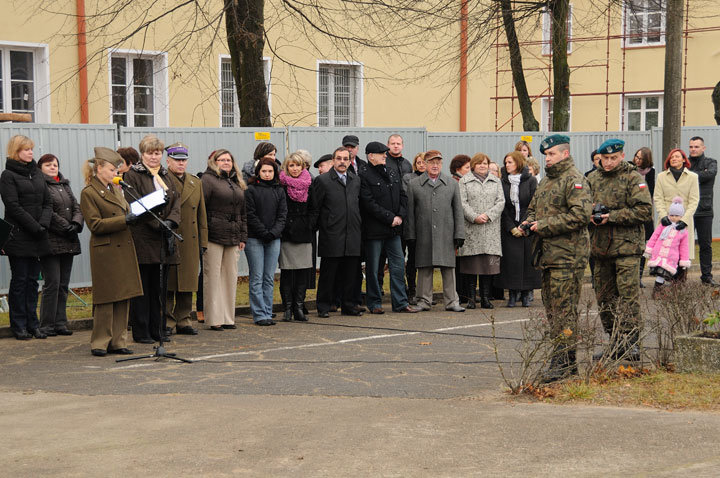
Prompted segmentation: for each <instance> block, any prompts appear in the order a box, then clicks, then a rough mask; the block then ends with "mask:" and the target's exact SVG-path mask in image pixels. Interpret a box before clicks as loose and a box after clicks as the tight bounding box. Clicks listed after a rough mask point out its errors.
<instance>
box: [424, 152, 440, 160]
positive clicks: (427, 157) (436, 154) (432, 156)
mask: <svg viewBox="0 0 720 478" xmlns="http://www.w3.org/2000/svg"><path fill="white" fill-rule="evenodd" d="M431 159H443V157H442V154H441V153H440V151H438V150H437V149H431V150H430V151H426V152H425V161H430V160H431Z"/></svg>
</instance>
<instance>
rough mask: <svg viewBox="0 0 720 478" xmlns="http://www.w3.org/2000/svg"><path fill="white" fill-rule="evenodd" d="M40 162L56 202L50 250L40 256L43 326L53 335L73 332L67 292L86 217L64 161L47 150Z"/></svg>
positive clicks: (49, 334)
mask: <svg viewBox="0 0 720 478" xmlns="http://www.w3.org/2000/svg"><path fill="white" fill-rule="evenodd" d="M38 166H39V167H40V170H41V171H42V172H43V174H44V175H45V182H46V184H47V188H48V191H49V192H50V199H51V202H52V208H53V213H52V220H51V221H50V228H49V230H48V233H49V235H48V240H49V245H50V254H48V255H45V256H42V257H40V269H41V270H42V275H43V280H44V284H43V288H42V301H41V302H40V328H41V330H42V331H43V333H45V334H46V335H48V336H49V337H53V336H56V335H72V331H71V330H68V327H67V325H68V320H67V314H66V312H65V309H66V306H67V296H68V291H69V288H68V286H69V284H70V273H71V272H72V265H73V257H74V256H76V255H78V254H80V239H79V238H78V233H80V231H82V224H83V217H82V213H81V212H80V204H78V202H77V200H76V199H75V195H74V194H73V192H72V189H70V182H69V181H68V180H67V179H65V177H64V176H63V175H62V173H61V172H60V161H59V160H58V158H57V156H55V155H53V154H44V155H42V156H41V157H40V160H38Z"/></svg>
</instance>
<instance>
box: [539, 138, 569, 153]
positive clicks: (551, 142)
mask: <svg viewBox="0 0 720 478" xmlns="http://www.w3.org/2000/svg"><path fill="white" fill-rule="evenodd" d="M558 144H570V138H568V137H567V136H565V135H564V134H553V135H551V136H548V137H547V138H545V139H544V140H543V141H542V143H540V154H545V150H546V149H550V148H552V147H553V146H557V145H558Z"/></svg>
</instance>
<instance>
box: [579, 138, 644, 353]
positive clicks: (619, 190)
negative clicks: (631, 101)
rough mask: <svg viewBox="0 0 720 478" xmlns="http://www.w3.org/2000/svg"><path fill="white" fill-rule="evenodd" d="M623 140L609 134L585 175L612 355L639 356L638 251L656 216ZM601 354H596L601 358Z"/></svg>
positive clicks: (600, 295) (597, 281)
mask: <svg viewBox="0 0 720 478" xmlns="http://www.w3.org/2000/svg"><path fill="white" fill-rule="evenodd" d="M624 146H625V143H624V142H623V141H621V140H619V139H609V140H607V141H605V142H604V143H603V144H601V145H600V147H599V148H598V149H597V151H598V153H599V154H600V155H601V156H602V158H601V160H600V164H599V165H598V168H597V169H596V170H595V171H593V172H591V173H590V174H589V175H588V177H587V179H588V183H589V184H590V190H591V192H592V200H593V216H592V220H591V222H590V255H591V256H592V257H593V258H594V259H595V271H594V277H595V295H596V297H597V303H598V307H599V311H600V312H599V313H600V320H601V321H602V324H603V328H604V329H605V333H607V334H608V336H609V337H610V339H611V340H610V344H609V346H608V348H607V349H606V350H605V351H604V354H606V355H607V356H609V357H611V358H613V359H622V358H627V359H630V360H639V359H640V350H639V348H638V341H639V338H640V330H639V327H640V303H639V297H638V296H639V293H640V284H639V281H638V279H637V278H638V274H639V271H640V257H641V255H642V253H643V250H644V249H645V227H644V223H645V222H647V221H649V220H651V219H652V202H651V199H650V192H649V191H648V187H647V184H646V183H645V179H643V177H642V176H641V175H640V173H638V172H637V168H636V166H635V165H634V164H631V163H629V162H627V161H625V153H624V151H623V148H624ZM601 357H602V354H599V355H598V356H597V357H596V358H601Z"/></svg>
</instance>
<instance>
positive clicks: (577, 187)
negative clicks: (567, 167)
mask: <svg viewBox="0 0 720 478" xmlns="http://www.w3.org/2000/svg"><path fill="white" fill-rule="evenodd" d="M574 187H575V189H582V188H583V185H582V183H575V185H574Z"/></svg>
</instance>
